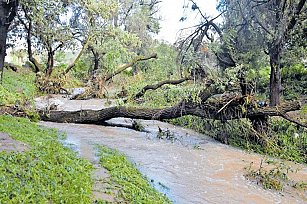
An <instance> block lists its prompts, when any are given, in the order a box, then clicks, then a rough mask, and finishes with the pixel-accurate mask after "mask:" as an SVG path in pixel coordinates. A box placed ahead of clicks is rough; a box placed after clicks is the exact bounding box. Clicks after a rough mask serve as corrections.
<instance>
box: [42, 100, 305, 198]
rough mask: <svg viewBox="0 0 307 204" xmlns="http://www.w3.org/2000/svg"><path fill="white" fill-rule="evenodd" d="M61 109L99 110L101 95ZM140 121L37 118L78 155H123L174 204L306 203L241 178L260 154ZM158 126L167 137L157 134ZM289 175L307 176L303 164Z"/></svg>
mask: <svg viewBox="0 0 307 204" xmlns="http://www.w3.org/2000/svg"><path fill="white" fill-rule="evenodd" d="M57 100H61V101H62V103H61V104H60V105H59V107H58V108H59V109H62V110H63V109H64V110H77V109H80V108H82V109H87V107H90V108H91V109H99V108H103V107H104V104H103V101H102V100H90V101H79V102H78V101H69V100H66V99H61V98H58V99H57ZM108 122H109V123H112V124H113V125H117V126H121V125H129V124H131V123H132V121H131V120H130V119H124V118H118V119H112V120H110V121H108ZM140 123H141V124H142V125H143V126H144V127H145V130H146V132H139V131H135V130H132V129H128V128H124V127H111V126H98V125H84V124H67V123H66V124H65V123H51V122H40V124H41V125H43V126H47V127H52V128H57V129H59V130H60V131H62V132H65V133H67V139H66V140H65V143H70V144H72V148H73V149H75V150H76V151H78V153H79V155H80V156H81V157H83V158H86V159H88V160H90V161H92V162H95V161H96V162H97V158H96V156H95V145H96V144H99V145H105V146H107V147H110V148H113V149H117V150H119V151H120V152H122V153H124V154H125V155H127V157H128V158H129V159H130V160H131V161H132V162H134V163H135V164H136V166H137V168H138V169H139V170H140V171H141V172H142V174H144V175H145V176H146V177H147V178H148V179H149V181H150V182H151V183H152V184H153V185H154V186H155V187H156V188H157V189H158V190H159V191H161V192H162V193H164V194H166V195H167V197H169V198H170V200H172V201H173V202H174V203H180V204H181V203H183V204H185V203H187V204H188V203H202V204H204V203H307V193H306V192H303V191H298V190H294V189H293V188H289V189H285V191H283V192H276V191H273V190H264V189H263V188H262V187H260V186H258V185H257V184H256V183H255V182H252V181H249V180H247V179H246V178H245V177H244V174H245V173H246V172H245V170H244V168H245V167H248V166H249V164H250V163H251V162H254V163H255V164H256V165H258V164H259V162H260V160H261V159H262V158H263V156H261V155H257V154H250V153H247V152H245V151H242V150H238V149H235V148H233V147H230V146H227V145H223V144H220V143H218V142H216V141H214V140H213V139H211V138H209V137H207V136H205V135H202V134H199V133H196V132H194V131H192V130H188V129H184V128H181V127H176V126H173V125H170V124H167V123H163V122H159V121H143V120H140ZM159 128H160V129H161V130H163V131H165V132H168V134H169V135H170V136H171V137H170V140H169V139H159V138H157V134H158V131H159ZM300 167H301V170H300V171H299V172H298V173H297V174H295V175H293V179H297V178H299V179H300V180H304V181H307V167H306V166H300Z"/></svg>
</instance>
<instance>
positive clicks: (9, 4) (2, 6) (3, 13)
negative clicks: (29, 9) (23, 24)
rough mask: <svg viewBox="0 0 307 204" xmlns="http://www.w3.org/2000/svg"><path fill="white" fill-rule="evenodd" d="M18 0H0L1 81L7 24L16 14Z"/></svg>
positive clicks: (8, 24) (9, 23)
mask: <svg viewBox="0 0 307 204" xmlns="http://www.w3.org/2000/svg"><path fill="white" fill-rule="evenodd" d="M18 4H19V1H18V0H11V1H1V2H0V71H1V82H2V78H3V71H4V69H3V68H4V60H5V56H6V38H7V33H8V29H9V26H10V25H11V22H12V21H13V20H14V18H15V16H16V10H17V7H18Z"/></svg>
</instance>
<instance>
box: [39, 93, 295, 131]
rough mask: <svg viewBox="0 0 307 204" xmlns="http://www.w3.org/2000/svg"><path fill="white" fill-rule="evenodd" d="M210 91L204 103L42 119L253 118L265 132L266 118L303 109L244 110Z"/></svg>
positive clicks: (48, 115)
mask: <svg viewBox="0 0 307 204" xmlns="http://www.w3.org/2000/svg"><path fill="white" fill-rule="evenodd" d="M210 90H211V91H212V89H208V91H206V92H203V93H201V94H200V97H201V98H202V99H203V100H202V101H203V102H202V103H195V102H193V101H192V100H182V101H181V102H179V103H178V104H177V105H174V106H172V107H166V108H160V109H151V108H135V107H124V106H116V107H110V108H105V109H101V110H79V111H47V112H44V111H42V112H40V116H41V119H42V120H46V121H53V122H68V123H92V124H99V123H102V122H104V121H106V120H109V119H112V118H117V117H125V118H134V119H144V120H165V119H173V118H179V117H182V116H185V115H194V116H199V117H202V118H207V119H215V120H221V121H226V120H233V119H240V118H250V119H252V121H253V123H254V127H256V129H258V130H261V129H263V130H264V128H265V124H264V123H261V122H262V121H266V120H265V118H266V117H268V116H282V117H284V114H283V113H285V112H289V111H293V110H298V109H299V108H300V103H299V102H297V101H295V102H291V103H286V104H282V105H280V106H276V107H263V108H257V107H256V106H250V107H248V109H247V110H246V111H243V110H242V107H241V106H242V104H243V103H244V99H243V98H238V99H237V100H233V101H232V102H231V103H229V104H227V106H225V100H223V102H221V101H220V100H216V101H207V99H208V98H210V96H212V92H211V91H210ZM213 92H214V91H213ZM206 101H207V102H206ZM227 101H229V99H227ZM221 110H222V111H221ZM262 119H264V120H262ZM286 119H287V118H286Z"/></svg>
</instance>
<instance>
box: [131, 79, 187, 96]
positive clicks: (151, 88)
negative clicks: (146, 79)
mask: <svg viewBox="0 0 307 204" xmlns="http://www.w3.org/2000/svg"><path fill="white" fill-rule="evenodd" d="M192 79H193V78H192V77H184V78H181V79H177V80H165V81H160V82H158V83H156V84H150V85H146V86H144V87H143V88H142V90H141V91H140V92H138V93H137V94H136V95H135V98H140V97H142V96H144V94H145V93H146V91H148V90H156V89H158V88H160V87H162V86H164V85H166V84H172V85H177V84H181V83H183V82H185V81H188V80H192Z"/></svg>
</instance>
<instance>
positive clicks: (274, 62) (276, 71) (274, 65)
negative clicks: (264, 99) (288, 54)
mask: <svg viewBox="0 0 307 204" xmlns="http://www.w3.org/2000/svg"><path fill="white" fill-rule="evenodd" d="M269 55H270V66H271V75H270V106H276V105H279V103H280V93H281V73H280V55H281V45H274V46H273V47H272V48H271V49H270V52H269Z"/></svg>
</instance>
